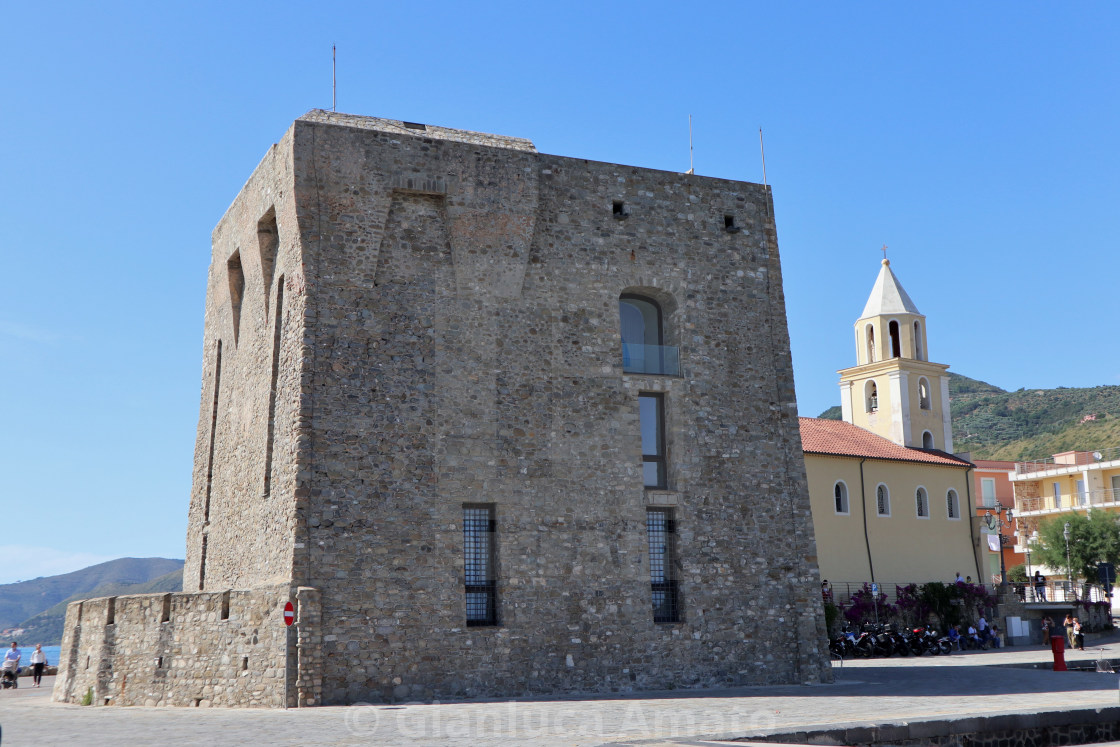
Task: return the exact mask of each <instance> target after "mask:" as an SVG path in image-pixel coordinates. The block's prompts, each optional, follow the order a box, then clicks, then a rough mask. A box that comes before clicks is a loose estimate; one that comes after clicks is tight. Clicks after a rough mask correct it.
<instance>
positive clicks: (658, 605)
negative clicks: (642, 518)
mask: <svg viewBox="0 0 1120 747" xmlns="http://www.w3.org/2000/svg"><path fill="white" fill-rule="evenodd" d="M646 530H647V532H648V534H649V579H650V587H651V589H652V591H653V621H654V622H659V623H671V622H680V621H681V599H680V589H679V588H678V587H677V527H676V522H675V521H673V511H672V509H665V508H657V509H649V510H648V511H646Z"/></svg>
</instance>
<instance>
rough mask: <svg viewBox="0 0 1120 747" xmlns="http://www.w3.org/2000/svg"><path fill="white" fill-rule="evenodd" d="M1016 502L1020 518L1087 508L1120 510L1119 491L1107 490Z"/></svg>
mask: <svg viewBox="0 0 1120 747" xmlns="http://www.w3.org/2000/svg"><path fill="white" fill-rule="evenodd" d="M1017 502H1018V504H1019V515H1020V516H1024V515H1027V514H1049V513H1061V512H1066V511H1084V510H1086V509H1089V508H1114V507H1116V508H1120V491H1118V490H1111V489H1108V488H1105V489H1102V490H1082V491H1081V492H1078V493H1071V494H1068V495H1067V494H1062V495H1059V496H1057V497H1055V496H1053V495H1043V496H1037V497H1033V498H1019V499H1018V501H1017Z"/></svg>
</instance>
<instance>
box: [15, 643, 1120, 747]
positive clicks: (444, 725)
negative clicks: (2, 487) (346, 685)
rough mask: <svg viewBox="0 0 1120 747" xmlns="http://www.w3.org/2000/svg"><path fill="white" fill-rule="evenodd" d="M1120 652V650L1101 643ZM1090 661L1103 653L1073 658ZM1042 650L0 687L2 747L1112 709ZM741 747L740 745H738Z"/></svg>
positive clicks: (596, 736)
mask: <svg viewBox="0 0 1120 747" xmlns="http://www.w3.org/2000/svg"><path fill="white" fill-rule="evenodd" d="M1101 650H1103V653H1104V655H1105V656H1106V657H1111V658H1116V657H1118V656H1120V644H1117V643H1110V644H1108V645H1106V646H1104V647H1103V649H1101ZM1074 653H1075V654H1076V656H1075V657H1073V658H1074V659H1085V660H1094V659H1095V658H1096V657H1097V656H1098V655H1099V653H1100V652H1099V651H1096V650H1094V651H1086V652H1084V653H1082V652H1074ZM1050 661H1051V659H1050V652H1049V650H1043V649H1042V648H1041V647H1033V648H1015V649H1005V650H1001V651H987V652H968V653H964V654H954V655H952V656H947V657H923V658H921V659H916V658H909V659H901V658H894V659H885V660H882V659H880V660H864V661H854V662H846V663H845V664H844V665H843V667H841V666H839V665H837V666H836V667H834V672H835V675H836V682H835V683H834V684H831V685H816V686H809V687H799V686H781V687H753V688H737V689H733V690H718V691H716V690H707V691H677V692H663V693H640V694H633V695H625V696H615V697H588V698H568V699H552V700H519V701H502V702H495V701H480V702H456V703H443V704H439V703H436V704H415V705H403V706H400V705H395V706H386V705H373V706H350V707H343V706H339V707H324V708H303V709H293V710H286V711H285V710H265V709H259V710H240V709H218V708H213V709H205V708H202V709H198V708H119V707H82V706H75V705H62V704H57V703H52V702H51V701H50V697H49V696H50V689H49V686H50V685H52V684H53V679H52V678H45V679H44V685H45V686H44V687H43V688H41V689H32V688H26V687H21V688H20V689H19V690H16V691H11V690H7V691H3V692H0V727H2V729H3V742H2V744H3V745H4V747H7V745H24V744H46V745H51V744H66V745H73V744H81V745H119V744H120V743H123V742H127V743H128V744H130V745H133V744H137V745H147V744H153V745H154V744H160V745H165V744H166V745H175V744H199V743H222V744H245V743H260V744H268V745H296V744H302V745H306V744H337V745H372V744H378V745H397V744H401V745H403V744H448V745H499V744H534V745H546V746H547V745H601V744H610V745H627V744H632V745H639V744H640V745H658V744H660V745H666V744H674V745H703V744H715V743H717V742H718V741H719V740H727V739H734V738H742V737H744V736H746V735H749V734H759V733H764V732H765V733H773V732H776V731H789V730H793V729H805V728H809V727H821V726H826V725H837V724H851V725H853V727H858V726H866V725H869V724H883V723H889V722H913V721H920V720H927V719H947V720H961V719H967V718H971V717H977V716H991V715H994V714H1015V713H1020V714H1028V713H1039V712H1044V711H1064V710H1075V709H1079V708H1099V707H1105V706H1118V705H1120V678H1118V676H1117V675H1114V674H1097V673H1095V672H1054V671H1051V670H1050V669H1048V668H1040V669H1017V668H1010V667H1006V666H991V665H998V664H1004V665H1007V664H1024V663H1039V664H1046V663H1049V662H1050ZM740 744H742V743H740Z"/></svg>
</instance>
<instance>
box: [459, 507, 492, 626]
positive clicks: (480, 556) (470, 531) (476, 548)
mask: <svg viewBox="0 0 1120 747" xmlns="http://www.w3.org/2000/svg"><path fill="white" fill-rule="evenodd" d="M494 529H495V526H494V507H493V506H492V505H490V506H478V505H473V506H472V505H465V506H463V554H464V564H463V566H464V576H463V584H464V587H465V590H466V595H467V625H468V626H472V625H497V624H498V583H497V573H496V572H495V571H496V565H497V563H496V553H495V542H494Z"/></svg>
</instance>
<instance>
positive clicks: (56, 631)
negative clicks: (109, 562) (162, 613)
mask: <svg viewBox="0 0 1120 747" xmlns="http://www.w3.org/2000/svg"><path fill="white" fill-rule="evenodd" d="M182 590H183V569H182V564H181V562H180V567H179V568H177V569H176V570H174V571H171V573H166V574H164V575H162V576H160V577H158V578H154V579H152V580H151V581H147V582H145V583H142V584H118V583H108V584H102V585H101V586H98V587H97V588H96V589H94V590H92V591H88V592H83V593H81V594H75V595H73V596H71V597H69V598H67V599H64V600H63V601H61V602H59V603H58V604H56V605H54V606H53V607H50V608H49V609H46V610H43V611H42V612H40V613H39V614H37V615H35V616H34V617H31V618H29V619H27V620H25V621H24V622H23V623H21V624H20V626H19V627H21V628H24V631H25V632H24V633H23V634H22V635H21V636H20V637H21V638H22V639H24V640H25V641H28V642H30V643H32V644H34V643H42V644H43V645H45V646H57V645H58V644H60V643H62V626H63V623H64V622H65V621H66V605H68V604H70V602H77V601H78V600H80V599H93V598H94V597H111V596H121V595H124V594H156V593H159V592H167V591H182Z"/></svg>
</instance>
